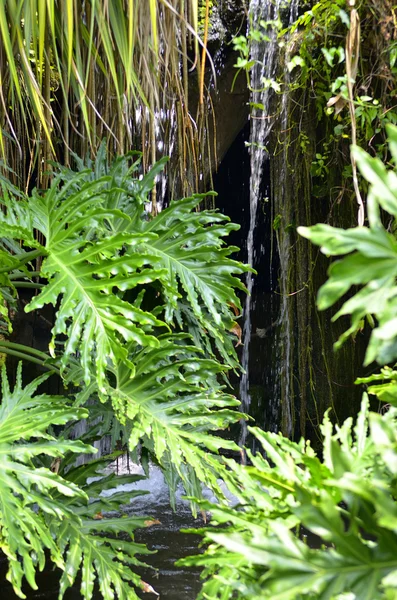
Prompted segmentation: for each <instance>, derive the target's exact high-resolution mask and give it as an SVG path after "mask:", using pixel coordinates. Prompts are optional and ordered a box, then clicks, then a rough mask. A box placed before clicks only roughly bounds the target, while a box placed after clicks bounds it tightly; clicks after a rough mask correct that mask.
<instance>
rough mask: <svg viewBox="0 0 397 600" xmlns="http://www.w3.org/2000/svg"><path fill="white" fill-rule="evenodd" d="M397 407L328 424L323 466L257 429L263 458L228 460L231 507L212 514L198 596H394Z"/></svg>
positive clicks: (370, 599) (302, 449)
mask: <svg viewBox="0 0 397 600" xmlns="http://www.w3.org/2000/svg"><path fill="white" fill-rule="evenodd" d="M396 417H397V413H396V411H395V409H391V410H390V411H389V412H387V413H386V414H385V415H383V416H381V415H379V414H376V413H368V400H367V398H366V397H364V399H363V404H362V408H361V412H360V414H359V416H358V418H357V421H356V424H355V425H354V426H353V419H348V420H347V421H346V422H345V423H344V424H343V426H342V427H340V428H339V427H337V428H336V429H335V430H334V428H333V426H332V424H331V421H330V420H329V417H328V416H327V417H326V418H325V420H324V422H323V425H322V433H323V437H324V441H323V460H321V457H319V456H317V455H316V453H315V452H314V451H313V449H312V448H311V446H310V444H309V443H305V442H304V441H303V440H302V441H301V442H300V443H299V444H297V443H293V442H291V441H290V440H288V439H286V438H284V437H282V436H281V435H277V434H273V433H268V432H263V431H260V430H259V429H257V428H251V432H252V433H253V434H254V435H255V437H256V438H257V440H258V441H259V442H260V445H261V447H262V451H263V454H264V455H263V456H262V455H261V454H260V453H258V454H256V455H255V456H254V455H253V454H252V453H249V459H250V466H248V467H244V466H241V465H237V464H236V463H234V462H232V461H228V466H229V467H230V473H229V476H228V478H227V483H228V486H229V488H230V490H231V491H233V493H234V495H235V497H236V505H235V506H234V507H228V508H226V507H212V508H211V510H212V514H213V520H212V524H213V525H216V527H213V528H210V529H209V530H206V531H205V532H204V538H205V540H206V541H207V542H208V543H209V546H208V548H207V549H206V551H205V552H204V554H203V555H201V556H200V557H198V558H197V557H195V558H190V559H186V560H184V561H182V563H183V564H185V565H190V564H200V565H202V566H203V567H204V576H205V577H208V576H212V577H210V578H209V579H208V581H206V582H205V583H204V585H203V589H202V592H201V594H200V596H199V598H202V599H204V598H205V599H206V600H215V599H217V600H218V599H222V600H227V599H228V598H239V599H240V598H241V599H243V598H244V599H252V600H253V599H254V598H261V599H262V598H263V599H265V598H272V599H273V600H300V599H302V600H303V599H306V598H308V599H309V598H318V599H321V600H325V599H329V600H331V599H337V598H342V597H344V596H342V594H347V593H350V595H351V596H349V597H351V598H357V599H360V600H364V599H367V600H377V599H381V598H389V597H394V595H393V594H395V593H396V585H397V559H396V551H397V535H396V533H397V530H396V524H397V521H396V520H395V517H396V515H397V504H396V502H395V496H396V491H397V490H396V478H395V476H396V468H397V467H396V465H397V462H396V459H397V437H396V425H397V422H396Z"/></svg>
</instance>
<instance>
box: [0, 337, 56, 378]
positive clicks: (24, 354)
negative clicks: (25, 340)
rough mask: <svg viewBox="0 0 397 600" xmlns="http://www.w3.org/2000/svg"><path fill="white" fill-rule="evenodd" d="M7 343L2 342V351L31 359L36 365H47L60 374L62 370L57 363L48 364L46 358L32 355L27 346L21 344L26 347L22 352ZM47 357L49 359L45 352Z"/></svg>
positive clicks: (0, 350)
mask: <svg viewBox="0 0 397 600" xmlns="http://www.w3.org/2000/svg"><path fill="white" fill-rule="evenodd" d="M9 343H10V342H9ZM6 344H7V345H4V342H3V340H2V341H1V343H0V352H3V353H4V354H8V355H10V356H16V357H17V358H21V359H22V360H29V361H30V362H32V363H35V364H36V365H40V366H42V367H45V368H46V369H49V370H50V371H54V372H55V373H57V374H58V375H60V370H59V369H58V367H56V366H55V365H52V364H48V363H46V362H45V361H44V360H42V359H40V358H37V356H32V355H31V354H28V353H27V352H26V349H27V348H26V347H25V346H21V347H22V348H24V349H25V352H20V351H18V350H14V349H12V348H10V347H8V343H7V342H6ZM15 345H16V346H20V344H15ZM44 356H45V358H46V359H48V358H49V357H48V356H47V355H46V354H44Z"/></svg>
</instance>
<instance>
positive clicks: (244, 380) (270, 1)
mask: <svg viewBox="0 0 397 600" xmlns="http://www.w3.org/2000/svg"><path fill="white" fill-rule="evenodd" d="M298 3H299V0H291V3H290V4H289V14H288V15H287V23H292V22H293V21H294V20H295V19H296V17H297V11H298ZM285 7H286V2H285V0H265V1H263V0H251V3H250V10H249V23H250V24H249V27H250V28H251V29H252V30H260V31H262V32H265V34H266V35H265V37H264V39H263V40H261V41H256V42H253V43H252V50H251V60H253V61H255V66H254V67H253V69H252V71H251V89H252V92H251V106H252V113H251V129H250V141H249V145H250V162H251V176H250V196H249V204H250V225H249V231H248V236H247V262H248V264H250V265H251V266H252V267H254V268H255V266H256V262H257V258H258V257H257V250H256V249H257V248H258V241H257V240H256V235H255V234H256V227H257V220H258V207H259V204H260V200H261V195H262V193H263V172H264V165H265V162H266V159H267V157H268V152H267V149H266V143H267V140H268V137H269V134H270V132H271V129H272V127H273V125H274V123H275V115H272V114H271V109H272V98H273V96H274V93H275V85H274V82H275V78H276V75H277V66H278V56H279V46H278V24H279V23H280V22H281V18H282V17H284V20H285V15H284V14H283V12H284V9H285ZM286 78H288V74H287V75H286ZM287 84H288V79H286V81H285V86H284V93H283V100H282V113H283V114H282V115H281V122H282V123H283V124H284V127H283V128H284V129H285V128H286V119H287V104H286V98H287V91H286V90H287V88H288V85H287ZM282 180H283V179H282V177H281V178H280V181H282ZM285 250H287V249H285ZM279 255H280V265H281V273H280V277H281V278H282V277H286V273H287V270H286V268H285V263H283V258H284V257H285V252H280V248H279ZM254 284H255V275H254V274H252V273H248V274H247V282H246V285H247V290H248V295H247V298H246V301H245V307H244V326H243V340H244V348H243V353H242V361H241V362H242V367H243V369H244V372H243V375H242V377H241V384H240V399H241V402H242V410H243V412H246V413H249V409H250V405H251V396H250V343H251V336H252V333H253V332H252V326H251V317H252V310H253V308H254V306H252V292H253V288H254ZM280 287H281V288H282V285H281V286H280ZM287 311H288V305H287V303H286V302H282V306H281V312H280V316H279V320H280V321H283V320H285V319H286V318H287V317H288V314H287ZM256 334H257V335H261V331H260V330H257V331H256ZM283 343H286V344H288V343H289V340H283ZM280 368H284V369H287V370H288V369H289V367H288V365H286V366H283V367H280ZM276 401H277V399H276ZM246 438H247V425H246V422H245V421H242V423H241V433H240V439H239V444H240V446H244V444H245V442H246Z"/></svg>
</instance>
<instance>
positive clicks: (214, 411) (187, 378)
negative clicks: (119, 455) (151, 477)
mask: <svg viewBox="0 0 397 600" xmlns="http://www.w3.org/2000/svg"><path fill="white" fill-rule="evenodd" d="M159 341H160V346H159V347H158V348H144V349H142V350H139V351H138V352H135V353H133V354H132V360H133V362H134V363H135V364H136V372H135V376H134V378H131V377H130V373H129V371H128V368H127V367H125V366H124V365H122V364H120V365H119V369H118V370H117V384H116V386H115V387H109V390H108V394H109V396H110V397H111V399H112V402H113V406H114V408H115V411H116V414H117V415H118V417H119V419H120V420H122V422H123V421H124V420H125V419H127V420H128V422H129V427H130V428H131V434H130V439H129V445H130V448H131V449H132V450H133V449H134V448H135V447H136V445H137V444H138V442H139V440H141V439H142V438H143V443H144V444H146V445H147V446H148V448H149V449H150V450H151V451H152V452H153V454H154V456H155V457H156V459H157V460H158V462H159V463H160V465H162V466H163V467H165V468H167V467H168V466H169V465H172V467H173V469H175V470H176V471H177V473H178V475H179V477H181V478H182V480H183V482H184V484H185V488H186V489H187V490H189V489H191V486H192V480H191V478H192V476H195V477H197V478H198V480H200V481H201V482H203V483H204V484H206V485H207V486H209V487H211V488H212V489H214V490H215V491H217V492H219V493H221V494H222V492H221V490H220V488H219V483H218V480H217V478H218V477H219V473H220V472H221V470H223V467H222V465H221V464H219V465H218V469H216V468H214V464H215V463H214V462H213V461H212V462H211V457H212V456H213V454H217V453H218V452H219V450H220V449H228V450H235V451H238V447H237V446H236V444H235V443H234V442H232V441H230V440H227V439H224V438H221V437H218V436H216V435H213V434H214V433H216V432H217V431H219V430H224V429H226V428H227V427H228V426H229V425H230V424H231V423H234V422H236V421H237V420H238V419H239V418H241V417H242V415H241V414H240V413H238V412H236V410H235V407H236V406H238V405H239V401H238V400H236V398H234V397H233V396H231V395H230V394H226V393H225V392H224V391H223V389H222V387H220V386H219V383H218V382H217V376H218V374H219V373H221V372H222V371H224V367H222V366H221V365H220V364H219V363H218V362H216V361H214V360H210V359H207V358H203V357H201V356H200V354H201V353H200V351H198V349H197V348H195V347H194V346H188V345H187V342H188V339H186V336H185V335H176V334H174V335H171V336H169V335H165V336H161V337H160V338H159Z"/></svg>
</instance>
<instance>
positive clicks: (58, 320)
mask: <svg viewBox="0 0 397 600" xmlns="http://www.w3.org/2000/svg"><path fill="white" fill-rule="evenodd" d="M76 164H77V166H78V170H77V171H72V170H70V169H66V168H59V167H55V168H56V170H57V175H56V176H55V177H54V179H53V181H52V183H51V186H50V188H49V189H48V190H47V191H45V192H41V191H39V190H37V189H35V190H34V191H33V192H32V193H31V194H30V195H29V196H27V195H25V194H23V193H21V192H20V191H19V190H17V189H16V188H14V187H13V186H12V185H11V184H9V183H8V182H7V180H4V181H2V186H3V193H2V197H1V199H0V203H1V205H2V211H0V244H1V247H0V251H1V254H2V257H3V261H2V265H3V266H2V269H1V270H0V277H1V278H2V279H1V280H0V283H2V284H3V287H2V288H1V290H0V291H1V293H2V296H1V298H0V300H1V299H3V300H4V301H5V302H4V304H3V303H2V308H1V309H0V317H1V318H2V319H3V321H4V327H3V330H4V332H5V334H4V335H3V338H2V339H0V352H1V353H2V354H3V355H8V354H9V355H14V356H18V357H20V358H23V359H26V360H30V361H32V362H35V363H36V364H39V365H41V367H44V368H47V369H49V370H51V371H55V372H56V373H58V374H59V375H60V376H61V378H62V379H63V382H64V385H65V387H66V388H69V391H68V392H67V395H65V397H59V398H58V397H51V396H43V395H39V396H34V397H33V393H34V391H35V389H36V388H37V386H38V385H39V384H40V383H41V382H42V381H43V380H44V379H45V378H46V376H45V377H43V378H41V379H38V380H36V381H35V382H34V383H32V384H29V385H28V386H27V387H26V388H25V389H23V388H22V384H21V375H20V374H19V378H18V383H17V387H16V390H15V392H14V394H11V393H10V391H9V389H8V387H7V384H6V381H7V380H6V378H5V377H3V404H2V405H1V412H0V452H3V454H4V461H2V466H1V468H0V496H1V498H0V529H1V536H0V538H1V540H2V545H1V548H2V549H3V551H4V552H5V553H6V555H7V557H8V559H9V564H10V570H9V575H8V577H9V579H10V581H11V582H12V584H13V586H14V589H15V592H16V593H17V594H19V595H20V596H21V597H23V592H22V579H23V576H25V577H26V579H27V582H28V584H29V585H30V586H31V587H33V588H35V585H36V584H35V580H34V574H35V571H36V570H37V569H39V570H42V569H43V567H44V564H45V557H46V550H47V551H48V552H49V553H50V558H51V560H52V561H53V562H54V563H55V564H56V565H57V566H58V567H59V568H60V569H61V570H62V571H63V575H62V577H61V580H60V598H62V597H63V594H64V592H65V590H66V589H67V588H68V587H70V586H71V585H73V584H75V582H76V578H81V593H82V596H83V597H84V598H86V599H87V600H88V599H89V598H91V597H92V594H93V590H94V585H95V580H97V582H98V589H99V590H100V592H101V594H102V596H103V597H104V598H105V600H110V599H111V598H113V597H114V596H115V595H116V596H117V597H118V598H120V599H122V598H135V597H136V595H135V592H134V591H133V587H131V586H135V587H138V588H139V587H142V586H143V585H144V584H143V583H142V582H141V580H140V578H139V576H138V575H136V574H135V572H134V570H133V568H134V567H135V566H137V565H138V564H139V561H138V560H137V558H136V554H137V553H139V554H142V553H145V549H144V548H143V547H142V546H140V545H137V544H135V543H134V542H133V541H129V540H128V541H126V540H125V539H124V538H123V539H120V537H119V533H120V532H124V533H126V534H131V535H132V532H133V530H134V529H135V528H137V527H142V526H144V520H142V519H135V518H133V517H128V518H122V519H118V518H113V517H112V518H111V517H109V516H107V513H108V512H109V511H115V510H116V511H119V510H120V506H121V505H122V504H123V503H125V502H126V501H128V500H129V499H130V498H131V494H130V495H129V496H128V498H127V496H126V495H125V494H114V495H113V496H112V498H111V500H109V499H104V498H103V497H101V496H100V490H102V489H106V486H109V487H112V486H113V487H115V486H116V485H117V482H118V483H120V478H119V479H117V482H116V479H115V477H114V476H109V477H106V478H105V479H104V478H103V476H101V481H100V482H99V483H98V482H91V483H87V479H88V478H89V477H98V475H100V474H101V471H100V469H102V468H103V466H104V462H103V461H99V462H95V461H94V463H90V464H89V466H84V467H75V466H74V459H73V458H71V456H72V455H71V453H75V454H76V453H82V452H85V453H90V452H93V451H94V450H95V449H94V448H93V447H92V446H91V445H88V444H87V443H86V442H90V441H94V440H95V439H98V437H101V436H103V435H111V436H112V441H113V443H116V442H120V434H121V433H123V436H124V437H123V443H124V444H125V443H128V446H129V448H130V450H131V451H132V452H133V453H134V456H135V457H136V458H137V459H139V455H140V454H144V455H145V456H147V455H150V456H151V457H152V459H153V460H154V461H155V462H156V463H157V464H159V465H160V467H162V469H163V470H164V472H165V476H166V479H167V481H169V482H170V484H171V485H170V490H171V502H173V495H174V493H175V490H176V486H177V484H178V482H180V481H182V482H183V485H184V487H185V490H186V491H187V492H188V494H189V495H190V496H195V497H198V498H199V497H200V495H201V486H202V484H205V485H206V486H208V487H210V488H211V489H212V490H213V491H214V492H215V493H216V494H218V495H220V496H221V495H222V490H221V487H220V485H219V481H218V480H219V477H220V476H221V475H222V473H223V472H224V471H225V468H226V467H225V465H224V464H223V463H222V461H221V460H220V458H219V452H220V451H221V450H229V451H237V450H238V447H237V446H236V445H235V444H234V442H231V441H230V440H229V439H227V436H226V435H223V436H219V431H222V430H225V429H227V428H228V427H229V425H230V424H232V423H234V422H236V421H238V420H239V419H241V418H242V416H243V415H241V414H240V413H239V412H238V411H237V410H236V407H237V406H238V404H239V402H238V401H237V400H236V399H235V398H234V396H232V395H231V394H230V393H228V392H227V391H226V387H227V372H228V370H229V369H237V368H238V362H237V356H236V351H235V348H234V340H233V333H232V331H233V329H236V313H238V312H239V311H240V310H241V305H240V300H239V297H238V293H237V292H238V291H242V292H244V291H245V288H244V285H243V284H242V283H241V281H240V276H241V275H242V274H244V273H245V272H246V271H247V270H249V267H247V266H244V265H242V264H241V263H238V262H236V261H235V260H233V259H232V258H231V257H230V255H231V253H232V252H234V250H235V248H234V247H230V246H229V247H228V246H227V245H226V243H225V238H226V237H227V235H228V234H229V233H230V231H232V230H233V229H235V228H236V226H235V225H233V224H231V223H230V222H229V220H228V218H227V217H225V216H224V215H221V214H219V213H218V212H217V211H214V210H200V203H201V202H202V200H203V199H204V196H203V195H195V196H192V197H191V198H185V199H182V200H180V201H174V202H172V203H171V204H170V206H169V207H168V208H166V209H165V210H163V211H162V212H161V213H159V214H157V215H156V216H152V215H151V214H150V213H148V211H147V205H148V196H149V193H150V191H151V190H152V188H153V185H154V181H155V178H156V177H157V175H158V174H159V172H160V171H161V169H162V168H163V167H164V164H165V160H162V161H160V162H159V163H158V164H157V165H155V166H154V167H153V169H152V170H151V171H150V172H149V173H148V174H147V175H145V176H142V175H141V166H140V157H139V156H137V155H134V154H132V153H131V154H129V155H126V156H124V157H120V158H118V159H116V160H115V161H114V162H113V163H111V164H109V163H108V161H107V157H106V146H105V144H103V145H102V147H101V149H100V152H99V154H98V157H97V159H96V160H95V162H92V161H90V160H88V161H86V162H83V161H81V160H79V159H78V158H77V157H76ZM20 288H32V290H33V291H34V290H37V292H36V293H35V294H33V293H32V294H31V298H30V301H29V302H28V304H27V305H26V306H25V310H26V312H32V311H38V310H41V309H42V308H43V307H44V306H46V305H51V306H53V307H54V308H55V311H56V314H55V319H54V323H53V326H52V332H51V342H50V344H49V353H45V352H42V351H39V350H36V349H34V348H28V347H26V346H23V345H21V344H17V343H15V342H11V341H10V340H8V339H6V334H7V331H8V330H10V329H11V327H12V321H13V319H12V313H11V311H10V308H11V306H10V303H9V299H10V298H14V297H16V298H18V292H19V289H20ZM71 388H73V391H74V399H73V400H68V398H69V395H70V390H71ZM21 398H22V399H21ZM13 399H15V402H14V400H13ZM13 402H14V403H15V406H16V408H15V410H16V411H17V412H16V413H15V416H14V413H13V411H14V408H13V407H14V404H13ZM8 414H10V415H11V416H8ZM22 414H23V419H22V417H21V415H22ZM36 417H37V418H36ZM11 418H12V419H13V420H12V421H10V419H11ZM83 418H84V419H88V423H89V431H88V434H87V435H86V436H85V438H84V442H83V441H70V440H69V439H68V435H69V433H70V430H71V428H72V425H73V423H75V422H76V421H78V420H81V419H83ZM11 425H12V427H11ZM53 427H56V431H57V435H55V434H54V432H53V429H52V428H53ZM1 431H4V434H3V435H4V436H5V437H4V440H3V438H2V437H1ZM7 433H8V435H9V436H11V437H10V438H9V439H8V438H7ZM12 436H13V437H12ZM35 438H37V440H36V439H35ZM42 440H45V441H44V442H43V441H42ZM3 442H4V445H3ZM9 442H10V443H9ZM11 442H15V446H11V445H10V444H11ZM14 459H15V460H14ZM90 465H92V466H90ZM51 466H52V467H53V468H55V470H56V472H54V473H53V472H52V471H51V468H50V467H51ZM3 467H4V479H2V477H3V476H2V473H3V471H2V470H1V469H3ZM102 475H103V474H102ZM130 479H131V478H129V479H128V481H129V480H130ZM104 486H105V487H104ZM88 500H89V502H88ZM37 508H38V509H37ZM40 539H42V541H40ZM3 542H4V543H3ZM145 586H146V589H147V590H148V589H150V586H148V585H146V584H145Z"/></svg>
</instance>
